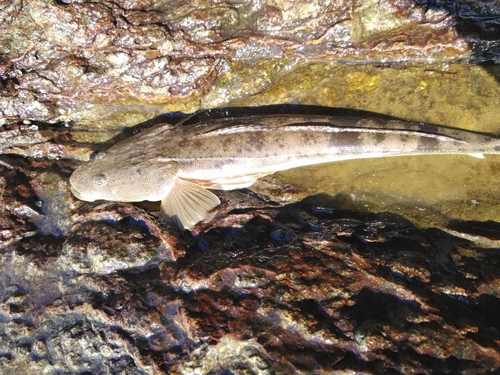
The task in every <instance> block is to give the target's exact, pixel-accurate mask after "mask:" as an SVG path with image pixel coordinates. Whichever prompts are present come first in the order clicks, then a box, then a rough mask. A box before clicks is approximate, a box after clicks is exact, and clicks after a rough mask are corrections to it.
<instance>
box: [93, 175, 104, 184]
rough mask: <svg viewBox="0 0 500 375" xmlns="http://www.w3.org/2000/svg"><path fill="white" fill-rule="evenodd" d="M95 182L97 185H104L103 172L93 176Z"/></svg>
mask: <svg viewBox="0 0 500 375" xmlns="http://www.w3.org/2000/svg"><path fill="white" fill-rule="evenodd" d="M95 184H96V185H97V186H104V185H106V176H105V175H104V174H100V175H98V176H97V177H96V178H95Z"/></svg>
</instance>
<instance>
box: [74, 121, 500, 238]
mask: <svg viewBox="0 0 500 375" xmlns="http://www.w3.org/2000/svg"><path fill="white" fill-rule="evenodd" d="M498 153H500V140H499V139H497V138H494V137H490V136H487V135H483V134H478V133H473V132H468V131H464V130H458V129H452V128H447V127H441V126H437V125H431V124H424V123H416V122H409V121H404V120H399V119H394V118H389V117H379V116H377V115H375V114H374V115H373V116H370V115H367V114H366V113H363V114H360V115H358V116H357V115H350V116H335V117H332V116H311V115H307V116H302V115H253V116H239V117H228V118H219V119H214V120H209V121H202V122H200V123H197V124H193V125H183V124H182V122H181V123H180V124H178V125H176V126H172V125H169V124H159V125H157V126H155V127H153V128H151V129H148V130H146V131H144V132H142V133H139V134H137V135H135V136H133V137H130V138H128V139H126V140H124V141H122V142H119V143H117V144H116V145H114V146H112V147H111V148H110V149H109V150H107V151H106V152H103V153H100V154H98V156H97V157H96V158H95V159H93V160H90V161H88V162H87V163H85V164H83V165H82V166H80V167H79V168H78V169H76V170H75V172H74V173H73V175H72V176H71V178H70V183H71V187H72V191H73V194H74V195H75V196H76V197H77V198H79V199H82V200H85V201H94V200H99V199H104V200H113V201H122V202H137V201H143V200H149V201H159V200H161V201H162V212H163V216H164V217H165V218H166V219H168V220H171V221H174V222H176V223H177V224H178V225H179V226H180V227H181V228H187V229H191V228H192V227H193V226H194V225H195V224H196V223H197V222H199V221H204V220H210V219H211V218H212V217H213V216H214V208H215V207H216V206H217V205H218V204H219V200H218V198H217V197H216V196H215V195H214V194H213V193H211V192H210V191H209V190H207V189H206V188H210V189H221V190H230V189H236V188H243V187H248V186H250V185H252V183H253V182H254V181H255V179H257V178H259V177H262V176H265V175H268V174H271V173H274V172H277V171H282V170H286V169H290V168H296V167H300V166H306V165H313V164H320V163H327V162H333V161H339V160H349V159H359V158H372V157H386V156H403V155H430V154H469V155H471V156H476V157H482V155H483V154H498Z"/></svg>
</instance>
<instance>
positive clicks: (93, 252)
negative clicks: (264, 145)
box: [0, 156, 500, 374]
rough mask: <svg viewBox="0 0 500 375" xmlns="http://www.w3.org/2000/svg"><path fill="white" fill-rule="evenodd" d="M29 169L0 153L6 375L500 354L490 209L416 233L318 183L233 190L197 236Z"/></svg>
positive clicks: (378, 362) (313, 366) (450, 360)
mask: <svg viewBox="0 0 500 375" xmlns="http://www.w3.org/2000/svg"><path fill="white" fill-rule="evenodd" d="M38 168H40V165H36V164H35V163H30V162H28V161H27V159H20V158H16V157H13V156H2V158H1V169H2V170H1V174H0V176H2V177H1V178H2V187H3V190H2V192H3V195H2V199H3V205H2V214H1V215H0V217H1V218H2V222H1V223H0V224H1V228H2V229H1V232H0V235H1V261H0V291H1V299H0V370H1V371H0V372H2V373H3V374H18V373H19V371H22V372H23V373H25V374H36V373H47V374H56V373H57V374H60V373H71V374H160V373H179V374H223V373H235V374H247V373H252V374H273V373H274V374H276V373H299V374H308V373H312V372H315V373H344V372H358V373H373V374H387V373H401V374H417V373H418V374H421V373H458V372H460V373H475V374H486V373H491V372H493V371H497V370H498V369H499V368H500V350H499V349H500V348H499V342H500V320H499V316H498V313H497V312H498V309H499V308H500V302H499V301H500V300H499V298H500V282H499V278H498V275H499V274H500V269H499V265H500V254H499V252H498V251H499V248H500V235H499V233H500V226H499V225H498V224H496V223H489V224H488V223H463V222H457V223H451V224H450V228H448V229H446V231H443V230H439V229H436V228H434V229H433V228H430V229H422V228H417V227H415V226H413V225H412V224H411V223H410V222H408V221H407V220H404V219H403V218H401V217H399V216H397V215H394V214H389V213H386V214H379V215H374V214H368V215H367V214H360V213H356V212H353V211H342V210H338V209H336V208H335V207H336V201H335V199H333V198H331V197H328V196H316V197H312V198H308V199H306V200H304V201H302V202H301V203H296V204H291V205H287V206H284V207H276V206H273V205H270V204H269V203H267V202H266V201H263V200H262V199H261V198H260V197H258V196H248V197H247V196H246V195H245V193H228V194H227V195H226V196H223V197H222V198H223V200H224V202H225V203H224V207H225V211H227V212H229V213H228V214H221V215H219V218H218V219H216V220H215V221H214V222H213V223H212V224H211V225H209V226H208V227H205V228H199V231H198V232H199V234H198V235H196V236H193V235H191V234H189V233H188V232H185V233H180V232H179V231H178V230H177V229H175V228H169V227H165V226H164V224H162V223H160V222H158V221H157V219H156V218H155V217H154V216H151V215H150V214H149V213H147V212H146V211H144V210H143V209H141V208H138V207H135V206H132V205H128V204H127V205H124V204H103V205H97V204H94V205H91V204H87V203H82V202H77V201H75V200H74V199H73V198H71V196H70V194H69V192H68V186H67V177H68V172H69V168H67V167H63V166H60V167H57V168H55V167H52V168H50V169H48V170H47V171H45V172H43V173H39V174H38V175H37V176H36V177H34V178H30V177H29V176H31V175H32V174H33V173H34V172H35V171H36V170H37V169H38ZM48 183H50V187H51V188H50V189H47V188H45V189H44V186H45V185H46V184H48ZM40 191H45V193H44V194H45V195H44V196H43V197H39V195H40ZM41 198H43V200H40V199H41ZM242 202H243V203H242ZM223 211H224V210H223Z"/></svg>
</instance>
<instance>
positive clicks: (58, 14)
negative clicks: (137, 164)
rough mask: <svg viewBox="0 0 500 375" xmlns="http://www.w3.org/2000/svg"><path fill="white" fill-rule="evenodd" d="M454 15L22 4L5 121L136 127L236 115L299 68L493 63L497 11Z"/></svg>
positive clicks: (12, 22)
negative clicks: (212, 112) (218, 108)
mask: <svg viewBox="0 0 500 375" xmlns="http://www.w3.org/2000/svg"><path fill="white" fill-rule="evenodd" d="M452 3H453V4H454V6H451V5H450V4H449V2H423V1H412V0H405V1H398V2H386V1H376V0H373V1H367V2H366V1H365V2H362V3H360V2H354V1H330V0H310V1H307V2H303V1H285V2H276V1H267V2H257V1H246V2H241V1H237V2H234V1H233V2H231V1H230V2H225V3H220V4H219V3H217V4H212V3H210V4H208V3H206V4H205V3H202V2H201V3H200V2H199V1H188V2H184V3H182V4H181V5H179V4H174V3H164V2H156V1H147V2H134V3H133V4H132V3H129V2H123V4H122V2H112V3H109V4H108V3H106V4H100V3H95V2H87V1H53V0H50V1H31V2H29V3H28V4H23V2H22V1H20V0H17V1H13V2H10V3H9V5H8V6H6V7H4V8H3V9H2V10H1V11H0V20H2V22H0V31H1V36H0V46H1V51H0V53H1V55H2V59H1V61H0V79H1V82H2V85H1V93H0V114H1V115H2V117H1V118H0V121H2V122H7V121H9V122H16V121H19V120H26V119H29V120H36V121H48V122H57V121H69V120H79V121H80V122H84V123H85V124H87V125H88V124H92V123H94V122H96V121H99V122H100V123H103V122H105V123H106V124H115V123H117V122H124V124H126V125H132V124H134V123H137V122H140V121H144V120H146V119H149V118H152V117H154V116H155V115H157V114H159V113H161V112H162V111H165V110H167V111H175V110H184V111H186V112H188V111H194V110H196V109H197V108H198V107H199V106H200V99H201V100H202V103H203V105H204V106H206V107H213V106H215V105H224V104H226V105H227V103H229V102H231V101H234V100H236V99H237V98H238V97H240V96H241V95H245V94H246V95H248V91H254V92H261V91H262V90H263V89H264V88H265V87H266V86H267V85H268V84H269V83H270V82H269V80H270V79H271V80H272V77H274V76H276V75H279V74H280V72H281V71H287V70H290V69H292V68H293V67H294V66H295V65H296V64H297V58H301V59H302V58H305V60H304V59H302V60H300V61H302V62H306V63H307V62H308V61H311V63H317V62H318V61H338V60H340V61H343V62H346V61H352V62H361V61H370V62H373V61H378V62H383V63H388V62H394V63H401V62H405V63H419V64H422V63H424V64H428V63H431V62H433V61H437V60H438V61H446V62H456V61H458V60H461V61H469V60H470V59H471V53H472V52H471V51H475V53H476V56H477V59H479V60H481V61H484V60H485V59H488V58H489V57H488V56H490V58H491V56H493V59H494V56H495V53H496V52H495V51H496V49H498V48H497V47H498V46H496V44H495V43H496V42H494V40H493V38H494V36H495V35H496V34H495V31H491V29H495V27H494V26H495V22H494V20H495V19H496V17H497V10H498V9H497V8H495V6H493V5H484V6H483V5H479V4H469V3H467V2H466V3H458V4H455V3H454V2H452ZM481 20H482V21H481ZM481 22H482V23H481ZM478 30H480V32H481V34H480V37H478ZM488 30H489V31H488ZM34 41H36V43H35V42H34ZM488 54H490V55H488ZM472 59H474V58H472ZM239 71H241V72H240V73H239ZM228 76H233V77H235V76H238V79H237V80H236V82H234V85H235V87H233V88H232V89H231V90H228V92H226V95H225V96H224V97H222V98H221V97H220V94H221V93H220V92H219V91H218V95H215V97H214V96H213V95H212V96H211V97H207V98H205V96H206V95H207V94H210V93H211V92H212V91H213V90H214V89H215V90H216V89H217V88H218V87H220V84H221V82H219V81H220V80H222V81H224V80H225V79H227V78H228ZM254 77H260V81H262V82H260V84H252V83H251V81H252V79H253V78H254ZM239 80H241V82H240V83H239V85H240V86H242V90H237V88H236V85H237V84H238V81H239ZM266 82H267V83H266ZM249 89H250V90H249ZM245 90H246V92H245ZM233 91H234V92H233ZM231 92H233V93H231ZM124 112H126V113H127V114H128V116H123V113H124ZM131 116H133V117H134V118H133V119H132V118H131Z"/></svg>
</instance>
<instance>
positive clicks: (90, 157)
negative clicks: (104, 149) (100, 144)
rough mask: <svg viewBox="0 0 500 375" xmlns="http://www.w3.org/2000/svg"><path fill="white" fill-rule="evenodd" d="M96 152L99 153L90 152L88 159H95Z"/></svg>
mask: <svg viewBox="0 0 500 375" xmlns="http://www.w3.org/2000/svg"><path fill="white" fill-rule="evenodd" d="M97 154H99V151H94V152H93V153H91V154H90V156H89V159H90V160H92V159H95V157H96V156H97Z"/></svg>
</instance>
